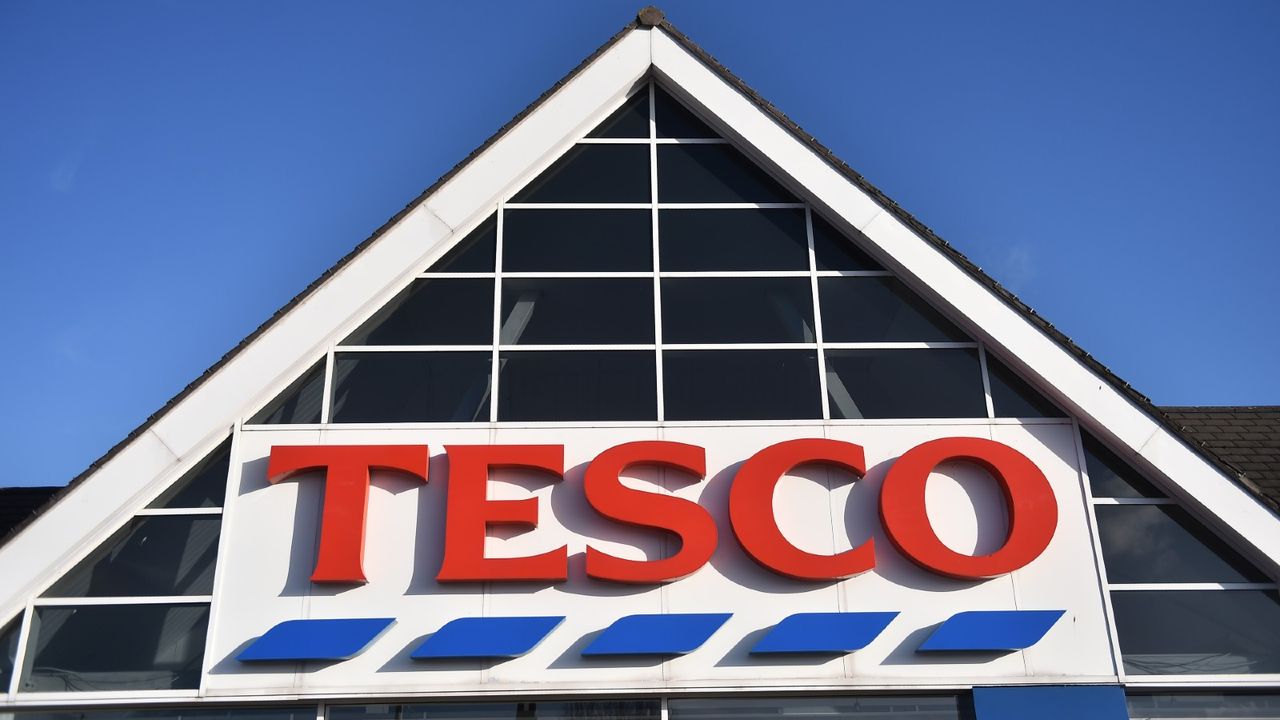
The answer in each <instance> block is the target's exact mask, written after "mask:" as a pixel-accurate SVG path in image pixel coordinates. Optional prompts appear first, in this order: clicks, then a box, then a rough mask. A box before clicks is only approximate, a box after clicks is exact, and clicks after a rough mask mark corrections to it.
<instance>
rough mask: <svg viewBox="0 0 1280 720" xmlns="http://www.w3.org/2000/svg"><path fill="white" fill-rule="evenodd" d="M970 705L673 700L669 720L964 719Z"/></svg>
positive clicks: (889, 700) (957, 701)
mask: <svg viewBox="0 0 1280 720" xmlns="http://www.w3.org/2000/svg"><path fill="white" fill-rule="evenodd" d="M971 705H972V703H970V702H969V701H968V700H967V699H965V698H960V697H957V696H955V695H870V694H869V695H863V696H858V697H808V698H806V697H792V698H788V697H783V698H777V697H765V698H744V697H734V698H707V699H702V698H696V699H695V698H673V699H671V700H670V701H668V703H667V711H668V715H669V716H670V718H671V720H738V719H739V718H796V719H797V720H808V719H809V718H813V719H814V720H818V719H823V720H827V719H829V718H857V719H858V720H899V719H900V718H911V719H912V720H968V719H969V718H971V717H972V715H971V707H970V706H971Z"/></svg>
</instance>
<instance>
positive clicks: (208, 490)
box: [147, 439, 231, 508]
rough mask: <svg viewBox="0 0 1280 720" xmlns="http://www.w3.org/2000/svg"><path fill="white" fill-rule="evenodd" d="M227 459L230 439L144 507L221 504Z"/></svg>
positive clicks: (190, 506)
mask: <svg viewBox="0 0 1280 720" xmlns="http://www.w3.org/2000/svg"><path fill="white" fill-rule="evenodd" d="M230 462H231V440H229V439H228V440H227V441H226V442H224V443H222V444H221V445H219V446H218V447H217V448H216V449H214V451H213V452H211V453H209V455H208V457H206V458H205V459H203V460H201V461H200V464H199V465H196V466H195V467H193V468H191V469H190V470H188V471H187V472H186V474H185V475H183V476H182V478H181V479H179V480H178V481H177V482H175V483H174V484H173V485H172V486H171V487H170V488H169V489H168V490H166V491H164V493H162V494H161V495H160V497H158V498H156V499H155V500H153V501H152V502H151V504H150V505H148V506H147V507H149V508H203V507H222V500H223V498H224V497H225V496H226V494H227V469H228V468H229V467H230Z"/></svg>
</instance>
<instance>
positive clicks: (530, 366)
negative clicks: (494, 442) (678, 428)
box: [498, 350, 658, 422]
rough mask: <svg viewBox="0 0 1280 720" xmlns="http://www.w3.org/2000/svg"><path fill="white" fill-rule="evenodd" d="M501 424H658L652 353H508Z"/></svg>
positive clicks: (502, 385)
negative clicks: (608, 422) (558, 421)
mask: <svg viewBox="0 0 1280 720" xmlns="http://www.w3.org/2000/svg"><path fill="white" fill-rule="evenodd" d="M499 362H500V367H499V370H498V374H499V388H500V389H499V396H498V419H499V420H510V421H518V422H525V421H528V422H540V421H555V420H560V421H587V420H656V419H657V417H658V391H657V382H658V381H657V363H656V360H655V355H654V352H653V351H652V350H625V351H623V350H590V351H560V350H554V351H547V350H537V351H524V352H504V353H502V356H501V359H500V361H499Z"/></svg>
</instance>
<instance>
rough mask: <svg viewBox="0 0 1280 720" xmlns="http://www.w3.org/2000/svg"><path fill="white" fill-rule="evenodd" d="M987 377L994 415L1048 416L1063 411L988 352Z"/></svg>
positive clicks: (1054, 415)
mask: <svg viewBox="0 0 1280 720" xmlns="http://www.w3.org/2000/svg"><path fill="white" fill-rule="evenodd" d="M987 379H988V380H990V382H991V405H992V407H993V409H994V410H995V413H996V417H1002V418H1050V417H1057V418H1060V417H1066V414H1065V413H1063V412H1062V411H1061V410H1059V409H1058V406H1057V405H1054V404H1053V403H1052V402H1050V401H1049V398H1046V397H1045V396H1044V395H1041V394H1040V392H1039V391H1038V390H1036V389H1035V388H1033V387H1031V385H1030V384H1029V383H1027V381H1026V380H1023V379H1022V378H1021V377H1020V376H1019V375H1018V374H1017V373H1015V372H1014V371H1013V370H1012V369H1010V368H1009V367H1008V366H1007V365H1005V364H1004V363H1002V362H1000V361H999V360H997V359H995V358H994V357H992V356H991V353H987Z"/></svg>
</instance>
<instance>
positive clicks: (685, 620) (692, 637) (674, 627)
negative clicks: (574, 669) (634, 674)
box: [582, 613, 731, 655]
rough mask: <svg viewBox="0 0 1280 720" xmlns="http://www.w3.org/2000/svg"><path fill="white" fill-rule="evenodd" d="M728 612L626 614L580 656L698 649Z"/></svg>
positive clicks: (727, 615)
mask: <svg viewBox="0 0 1280 720" xmlns="http://www.w3.org/2000/svg"><path fill="white" fill-rule="evenodd" d="M730 615H731V613H687V614H680V615H676V614H668V615H628V616H626V617H624V618H621V619H619V620H618V621H616V622H615V623H613V624H612V625H610V626H609V627H607V628H605V629H604V631H602V632H601V633H600V635H599V636H597V637H596V639H595V640H593V641H592V642H591V644H590V645H588V646H587V647H586V648H585V649H584V650H583V651H582V654H583V655H683V654H685V653H688V652H693V651H694V650H697V649H698V647H699V646H701V645H702V643H704V642H706V641H707V638H709V637H711V636H712V635H714V634H715V632H716V630H719V629H720V626H721V625H723V624H724V623H725V621H726V620H728V619H729V616H730Z"/></svg>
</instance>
